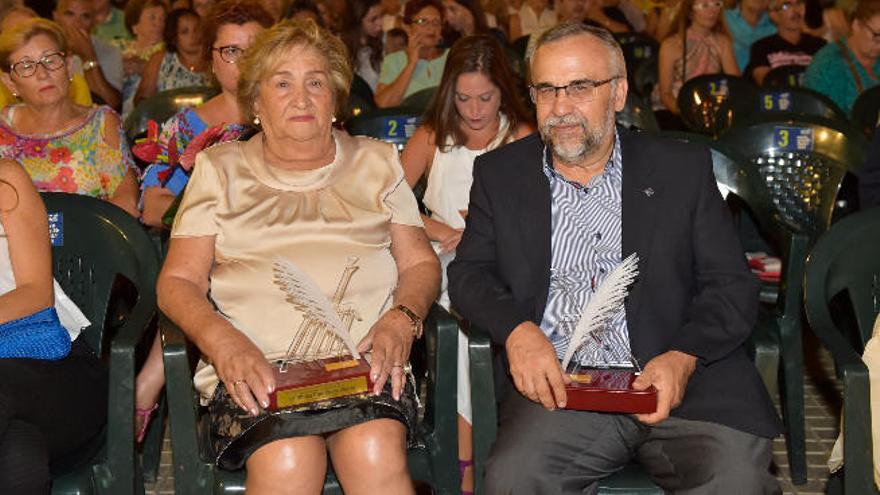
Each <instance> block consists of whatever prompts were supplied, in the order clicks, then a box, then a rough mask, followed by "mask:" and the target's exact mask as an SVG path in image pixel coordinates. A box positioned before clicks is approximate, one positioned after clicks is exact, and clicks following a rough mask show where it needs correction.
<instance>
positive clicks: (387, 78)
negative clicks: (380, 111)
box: [375, 0, 449, 108]
mask: <svg viewBox="0 0 880 495" xmlns="http://www.w3.org/2000/svg"><path fill="white" fill-rule="evenodd" d="M403 22H404V23H405V24H406V25H407V27H408V28H409V40H408V43H407V47H406V51H400V52H394V53H390V54H388V55H386V56H385V59H384V60H382V69H381V71H380V73H379V84H378V85H377V86H376V94H375V99H376V105H377V106H379V107H383V108H384V107H393V106H396V105H399V104H400V102H401V101H403V99H404V98H406V97H407V96H409V95H411V94H413V93H416V92H418V91H421V90H423V89H428V88H434V87H437V85H438V84H440V77H441V76H442V75H443V67H444V66H445V65H446V55H447V53H448V52H449V50H444V49H441V48H440V47H439V45H440V41H441V36H440V33H441V29H442V27H443V4H441V3H440V0H410V1H409V2H407V4H406V8H405V9H404V16H403Z"/></svg>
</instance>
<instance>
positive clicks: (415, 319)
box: [391, 304, 424, 340]
mask: <svg viewBox="0 0 880 495" xmlns="http://www.w3.org/2000/svg"><path fill="white" fill-rule="evenodd" d="M391 309H396V310H397V311H400V312H401V313H403V314H405V315H406V317H407V318H409V324H410V326H411V327H412V332H413V339H414V340H418V339H420V338H422V332H423V331H424V324H423V323H422V319H421V318H419V315H417V314H416V313H415V311H413V310H411V309H409V308H407V307H406V306H404V305H403V304H398V305H397V306H394V307H393V308H391Z"/></svg>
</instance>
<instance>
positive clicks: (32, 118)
mask: <svg viewBox="0 0 880 495" xmlns="http://www.w3.org/2000/svg"><path fill="white" fill-rule="evenodd" d="M66 53H69V51H68V45H67V42H66V40H65V38H64V34H63V32H62V30H61V28H60V27H59V26H58V25H57V24H55V23H53V22H51V21H48V20H45V19H32V20H30V21H26V22H25V23H23V24H22V25H20V26H18V27H16V28H15V29H12V30H11V31H7V32H4V33H3V35H2V36H0V62H2V64H3V65H4V66H6V67H9V68H10V70H9V73H5V72H4V73H2V74H0V78H2V80H3V83H4V84H6V86H7V87H9V88H10V89H11V90H12V91H13V93H15V94H16V95H17V96H19V97H20V98H21V101H22V103H20V104H15V105H10V106H8V107H6V108H4V109H3V110H2V112H0V158H8V159H11V160H15V161H17V162H19V163H21V165H22V166H23V167H24V168H25V170H27V171H28V173H29V174H30V176H31V179H33V181H34V184H35V185H36V186H37V189H39V190H41V191H58V192H67V193H77V194H85V195H88V196H94V197H97V198H101V199H105V200H107V201H110V202H111V203H113V204H115V205H116V206H119V207H120V208H122V209H124V210H125V211H127V212H128V213H130V214H131V215H133V216H135V217H138V216H140V214H139V212H138V209H137V192H138V185H137V176H136V174H135V169H134V163H133V161H132V158H131V154H130V153H129V150H128V144H127V143H126V141H125V136H124V134H123V132H122V125H121V122H120V120H119V116H118V115H117V114H116V112H114V111H113V110H112V109H111V108H109V107H106V106H100V107H91V108H88V107H82V106H79V105H77V104H75V103H74V102H73V101H72V100H71V99H70V96H69V89H70V72H69V67H70V64H71V62H70V58H69V57H68V56H67V55H65V54H66Z"/></svg>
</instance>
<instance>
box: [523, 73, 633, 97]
mask: <svg viewBox="0 0 880 495" xmlns="http://www.w3.org/2000/svg"><path fill="white" fill-rule="evenodd" d="M620 77H621V76H614V77H610V78H608V79H604V80H602V81H594V80H592V79H578V80H576V81H571V82H570V83H568V84H566V85H564V86H554V85H552V84H550V83H537V84H533V85H531V86H529V94H530V95H531V97H532V101H533V102H535V103H552V102H553V101H555V100H556V98H558V97H559V91H560V90H561V91H563V92H565V96H567V97H568V98H569V99H571V100H572V101H573V102H575V103H587V102H591V101H593V100H594V99H595V98H596V89H597V88H599V87H601V86H604V85H606V84H608V83H610V82H611V81H614V80H616V79H620Z"/></svg>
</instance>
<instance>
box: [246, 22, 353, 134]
mask: <svg viewBox="0 0 880 495" xmlns="http://www.w3.org/2000/svg"><path fill="white" fill-rule="evenodd" d="M298 47H308V48H311V49H313V50H315V52H317V53H319V54H321V56H322V57H324V58H325V59H326V60H327V67H328V68H329V69H330V84H331V86H332V87H333V97H334V103H335V105H336V109H335V115H337V116H342V114H343V112H344V111H345V108H346V105H347V103H348V92H349V89H350V88H351V78H352V68H351V63H350V62H349V59H348V52H347V50H346V48H345V44H344V43H343V42H342V41H341V40H340V39H339V38H337V37H336V36H334V35H332V34H330V32H329V31H327V30H326V29H324V28H322V27H320V26H318V25H317V24H315V21H313V20H311V19H308V20H305V21H301V20H290V19H288V20H284V21H281V22H279V23H278V24H275V26H273V27H272V28H271V29H267V30H266V31H263V32H262V33H260V34H259V35H258V36H257V38H256V40H254V44H253V45H252V46H251V47H250V48H249V49H248V50H247V51H246V52H245V54H244V56H243V57H242V58H241V59H240V60H239V61H238V67H239V72H240V74H241V76H240V77H239V79H238V105H239V107H240V108H241V111H242V112H244V114H245V118H246V119H247V120H251V119H253V117H254V102H256V101H257V98H258V97H259V96H260V82H261V81H263V80H264V79H265V78H267V77H268V76H269V74H270V73H271V72H272V71H273V70H275V69H276V68H277V67H278V66H279V65H280V64H281V62H282V61H283V60H284V56H285V55H286V54H287V52H289V51H290V50H292V49H293V48H298Z"/></svg>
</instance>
